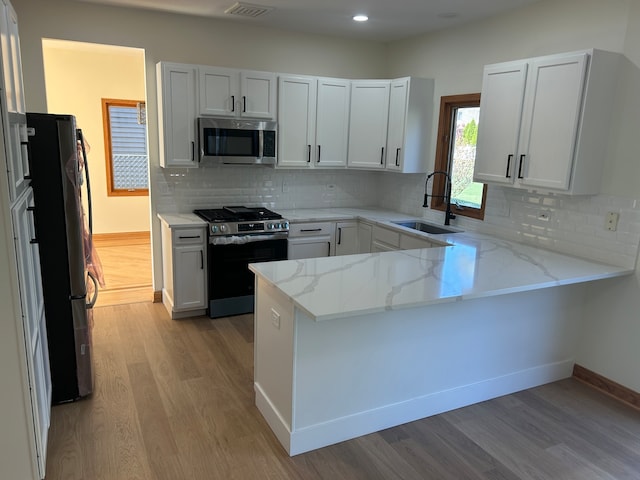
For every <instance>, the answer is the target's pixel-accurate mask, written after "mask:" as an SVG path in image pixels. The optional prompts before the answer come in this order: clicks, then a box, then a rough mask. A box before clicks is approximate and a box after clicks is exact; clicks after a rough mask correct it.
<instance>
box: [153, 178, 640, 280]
mask: <svg viewBox="0 0 640 480" xmlns="http://www.w3.org/2000/svg"><path fill="white" fill-rule="evenodd" d="M153 174H154V179H153V180H154V183H155V189H154V190H155V193H154V202H155V205H156V211H157V212H160V213H182V212H190V211H193V210H194V209H196V208H213V207H221V206H223V205H246V206H255V205H263V206H266V207H267V208H272V209H274V210H278V209H291V208H330V207H371V206H377V207H380V208H382V209H389V210H394V211H399V212H403V213H406V214H407V215H409V216H414V217H422V218H425V219H427V220H430V221H434V222H436V223H440V222H442V221H443V216H444V214H443V212H440V211H432V210H431V209H429V208H423V207H422V201H423V196H424V188H425V185H424V181H425V178H426V176H425V175H423V174H409V175H407V174H404V175H403V174H395V173H386V172H368V171H354V170H308V171H307V170H276V169H273V168H271V167H261V166H226V165H203V166H201V168H198V169H186V168H185V169H179V168H170V169H162V168H156V169H154V172H153ZM608 212H615V213H618V214H619V222H618V225H617V229H616V231H608V230H607V229H606V228H605V222H606V215H607V213H608ZM453 223H454V224H455V225H458V226H460V227H461V228H463V229H467V230H476V231H479V232H485V233H491V234H495V235H498V236H501V237H503V238H508V239H511V240H516V241H520V242H523V243H527V244H532V245H536V246H540V247H543V248H548V249H550V250H555V251H559V252H562V253H566V254H571V255H577V256H580V257H585V258H590V259H592V260H596V261H602V262H607V263H613V264H616V265H621V266H628V267H629V268H633V267H634V266H635V264H636V259H637V255H638V246H639V244H640V199H635V198H625V197H615V196H610V195H595V196H580V197H569V196H565V195H554V194H541V193H531V192H524V191H520V190H517V189H511V188H504V187H498V186H490V187H489V189H488V192H487V207H486V215H485V220H484V221H483V222H480V221H476V220H471V219H467V218H464V217H460V216H458V218H457V219H456V220H454V221H453Z"/></svg>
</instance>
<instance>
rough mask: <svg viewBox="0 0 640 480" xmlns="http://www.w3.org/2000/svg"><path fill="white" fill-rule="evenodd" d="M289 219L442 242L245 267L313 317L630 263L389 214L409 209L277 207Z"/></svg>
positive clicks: (609, 270) (590, 274)
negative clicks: (418, 227) (438, 228)
mask: <svg viewBox="0 0 640 480" xmlns="http://www.w3.org/2000/svg"><path fill="white" fill-rule="evenodd" d="M278 213H281V214H282V215H283V217H285V218H286V219H288V220H289V221H292V222H295V221H337V220H348V219H358V218H359V219H362V220H367V221H370V222H372V223H377V224H380V225H383V226H389V227H391V226H393V227H395V228H398V229H399V230H401V231H402V233H411V234H414V235H416V236H420V237H423V238H432V239H435V240H438V241H445V242H447V243H449V244H450V246H448V247H434V248H425V249H419V250H402V251H393V252H381V253H367V254H357V255H346V256H335V257H322V258H312V259H305V260H285V261H279V262H267V263H257V264H251V265H250V267H249V268H250V269H251V270H252V271H253V272H254V273H255V274H256V275H258V276H259V277H260V278H262V279H264V280H265V281H266V282H267V283H269V284H271V285H274V286H275V287H276V288H278V289H279V290H280V291H281V292H282V293H283V294H285V295H286V296H287V297H289V298H291V299H292V301H293V302H294V303H295V305H296V306H297V307H299V308H300V309H302V310H303V311H304V312H306V313H307V314H308V315H309V316H310V317H311V318H314V319H315V320H329V319H333V318H339V317H346V316H353V315H362V314H369V313H376V312H382V311H386V310H395V309H401V308H411V307H419V306H425V305H429V304H435V303H442V302H452V301H458V300H466V299H472V298H479V297H488V296H493V295H502V294H508V293H516V292H523V291H528V290H535V289H540V288H547V287H553V286H560V285H568V284H572V283H581V282H588V281H592V280H599V279H605V278H610V277H616V276H622V275H627V274H630V273H632V270H631V269H628V268H624V267H617V266H613V265H606V264H602V263H598V262H593V261H589V260H585V259H581V258H576V257H572V256H569V255H563V254H560V253H556V252H551V251H549V250H544V249H540V248H537V247H533V246H530V245H524V244H520V243H517V242H513V241H509V240H504V239H500V238H496V237H491V236H488V235H483V234H479V233H475V232H462V233H454V234H444V235H434V236H430V235H425V234H420V233H417V232H415V231H412V230H410V229H407V228H404V227H398V226H394V225H393V224H392V223H390V222H391V221H398V220H409V219H412V218H413V217H411V216H410V215H404V214H400V213H397V212H388V211H381V210H369V209H350V208H344V209H342V208H341V209H317V210H316V209H309V210H306V209H301V210H284V211H282V210H279V211H278Z"/></svg>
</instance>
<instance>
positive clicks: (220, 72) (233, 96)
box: [198, 67, 240, 117]
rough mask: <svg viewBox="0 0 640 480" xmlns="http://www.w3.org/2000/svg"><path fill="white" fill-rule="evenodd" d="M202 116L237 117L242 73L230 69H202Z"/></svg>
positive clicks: (200, 69)
mask: <svg viewBox="0 0 640 480" xmlns="http://www.w3.org/2000/svg"><path fill="white" fill-rule="evenodd" d="M198 81H199V85H200V95H199V97H200V110H199V111H200V115H217V116H223V117H235V116H237V115H238V114H239V111H238V102H239V101H240V90H239V89H240V73H239V72H238V71H237V70H233V69H230V68H214V67H200V68H199V69H198Z"/></svg>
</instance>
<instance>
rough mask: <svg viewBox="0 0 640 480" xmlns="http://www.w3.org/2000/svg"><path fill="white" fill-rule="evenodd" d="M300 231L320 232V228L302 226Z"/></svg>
mask: <svg viewBox="0 0 640 480" xmlns="http://www.w3.org/2000/svg"><path fill="white" fill-rule="evenodd" d="M300 231H301V232H321V231H322V229H321V228H303V229H301V230H300Z"/></svg>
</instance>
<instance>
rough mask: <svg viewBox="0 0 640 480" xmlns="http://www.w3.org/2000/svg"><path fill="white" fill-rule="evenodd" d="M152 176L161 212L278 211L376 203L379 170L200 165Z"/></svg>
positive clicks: (359, 205) (164, 170)
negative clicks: (258, 208)
mask: <svg viewBox="0 0 640 480" xmlns="http://www.w3.org/2000/svg"><path fill="white" fill-rule="evenodd" d="M154 174H155V178H154V180H155V184H156V188H155V194H154V197H155V198H154V202H155V205H156V210H157V212H160V213H183V212H191V211H193V210H194V209H196V208H217V207H222V206H224V205H246V206H256V205H261V206H265V207H267V208H272V209H276V210H277V209H278V208H279V209H285V208H329V207H365V206H371V205H376V204H377V192H376V185H377V174H376V173H375V172H365V171H354V170H276V169H274V168H272V167H263V166H229V165H206V164H205V165H203V166H201V167H200V168H197V169H190V168H167V169H162V168H157V169H155V172H154Z"/></svg>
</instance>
